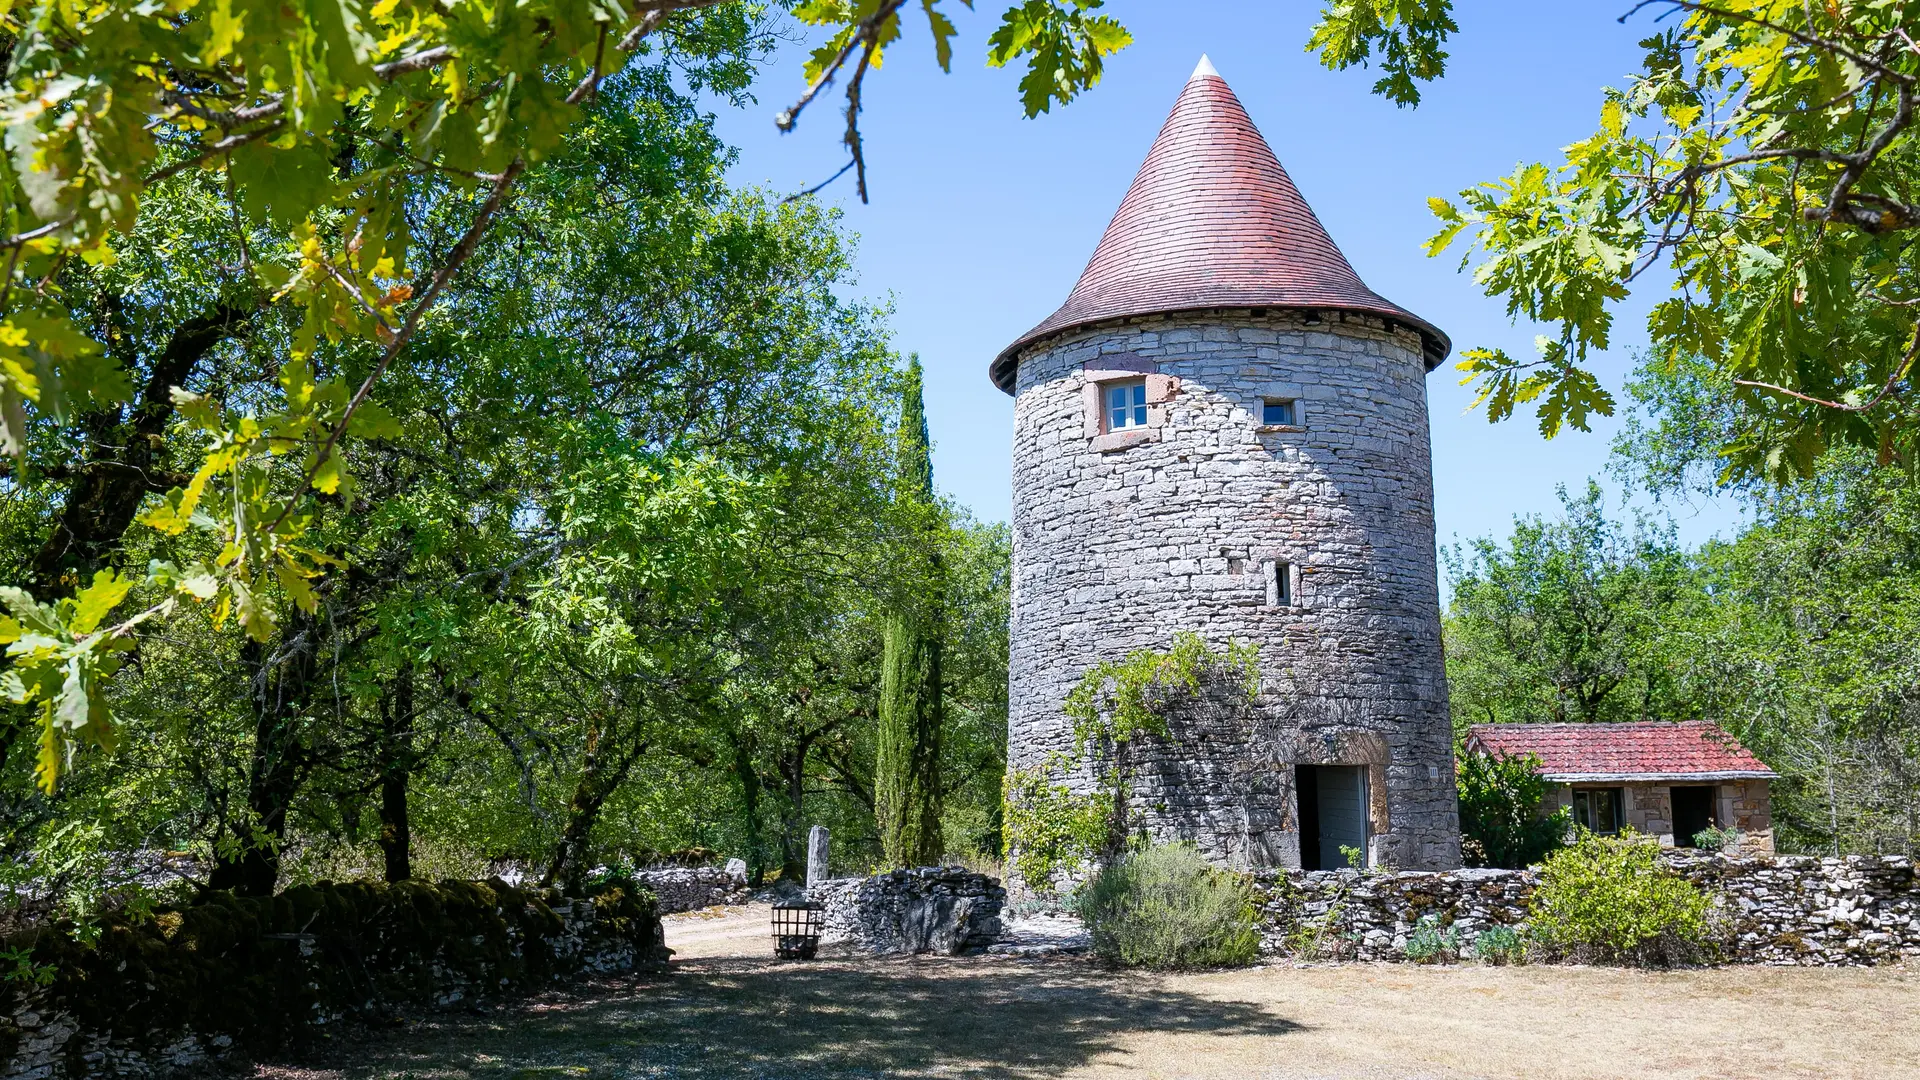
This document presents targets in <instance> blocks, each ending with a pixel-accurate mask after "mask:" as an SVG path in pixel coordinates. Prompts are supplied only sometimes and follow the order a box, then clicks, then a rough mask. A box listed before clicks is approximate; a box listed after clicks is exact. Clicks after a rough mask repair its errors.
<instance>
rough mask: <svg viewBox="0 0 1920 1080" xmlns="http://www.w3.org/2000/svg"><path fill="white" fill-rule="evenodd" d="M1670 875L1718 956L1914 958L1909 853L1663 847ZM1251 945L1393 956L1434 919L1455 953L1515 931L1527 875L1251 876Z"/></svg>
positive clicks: (1527, 895)
mask: <svg viewBox="0 0 1920 1080" xmlns="http://www.w3.org/2000/svg"><path fill="white" fill-rule="evenodd" d="M1664 859H1665V861H1666V864H1667V865H1668V866H1669V867H1671V868H1672V869H1673V870H1674V872H1676V873H1678V874H1680V875H1681V876H1682V877H1684V878H1686V879H1687V880H1689V881H1691V882H1693V883H1694V884H1696V885H1698V886H1700V887H1701V888H1703V889H1705V890H1706V891H1707V892H1708V893H1709V894H1710V895H1715V896H1717V897H1719V899H1720V903H1719V912H1720V918H1719V924H1720V926H1721V928H1722V930H1723V932H1724V933H1723V936H1722V939H1721V943H1720V944H1721V958H1722V959H1723V960H1726V961H1730V962H1734V963H1757V964H1779V965H1805V966H1843V965H1864V964H1877V963H1887V962H1892V961H1898V960H1901V959H1903V958H1914V957H1920V884H1916V881H1915V877H1914V866H1913V862H1912V860H1910V859H1907V858H1904V857H1900V856H1851V857H1848V858H1844V859H1833V858H1826V859H1822V858H1812V857H1808V856H1790V855H1787V856H1779V857H1776V858H1754V857H1748V858H1739V857H1728V856H1722V855H1712V854H1689V853H1683V852H1675V853H1671V854H1668V855H1666V856H1664ZM1255 882H1256V885H1257V886H1258V889H1259V892H1260V895H1261V897H1262V902H1261V908H1260V924H1261V950H1262V951H1263V952H1265V953H1268V954H1279V953H1291V952H1296V951H1297V950H1298V948H1299V946H1300V944H1301V942H1302V941H1312V942H1314V943H1316V944H1319V945H1320V946H1321V949H1320V952H1321V955H1325V956H1330V957H1339V958H1343V959H1357V960H1405V959H1407V955H1406V947H1407V937H1408V935H1410V934H1411V933H1413V931H1414V929H1415V927H1416V926H1417V925H1418V924H1419V922H1420V920H1421V919H1422V918H1425V917H1427V916H1429V915H1431V916H1434V917H1436V919H1437V921H1438V923H1439V925H1440V926H1442V927H1451V928H1452V929H1453V930H1455V931H1456V932H1457V933H1458V935H1459V938H1458V940H1459V946H1460V949H1461V951H1462V955H1466V954H1468V953H1470V952H1471V950H1472V948H1473V944H1474V941H1475V939H1476V938H1478V937H1479V935H1480V934H1481V933H1483V932H1485V931H1486V930H1487V929H1489V928H1491V927H1494V926H1509V927H1513V928H1515V929H1524V928H1525V926H1526V925H1527V920H1528V917H1529V905H1530V903H1531V901H1532V897H1533V891H1534V888H1535V887H1536V886H1537V885H1538V883H1539V878H1538V875H1537V874H1535V873H1534V872H1533V871H1531V870H1449V871H1444V872H1439V873H1433V872H1421V871H1401V872H1391V871H1380V872H1363V871H1358V870H1326V871H1314V872H1310V873H1308V872H1301V871H1298V870H1294V871H1273V870H1269V871H1263V872H1259V873H1257V874H1256V875H1255Z"/></svg>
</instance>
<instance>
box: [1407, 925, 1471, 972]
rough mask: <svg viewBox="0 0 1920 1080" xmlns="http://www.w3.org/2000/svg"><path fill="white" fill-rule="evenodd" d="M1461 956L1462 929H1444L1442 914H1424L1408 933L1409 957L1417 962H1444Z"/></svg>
mask: <svg viewBox="0 0 1920 1080" xmlns="http://www.w3.org/2000/svg"><path fill="white" fill-rule="evenodd" d="M1459 958H1460V931H1458V930H1455V929H1454V928H1453V927H1451V926H1449V927H1446V928H1445V929H1442V928H1441V926H1440V916H1438V915H1423V916H1421V917H1420V922H1419V924H1418V925H1416V926H1415V927H1414V928H1413V933H1411V934H1408V935H1407V959H1409V960H1411V961H1413V962H1414V963H1416V964H1443V963H1447V962H1450V961H1453V960H1457V959H1459Z"/></svg>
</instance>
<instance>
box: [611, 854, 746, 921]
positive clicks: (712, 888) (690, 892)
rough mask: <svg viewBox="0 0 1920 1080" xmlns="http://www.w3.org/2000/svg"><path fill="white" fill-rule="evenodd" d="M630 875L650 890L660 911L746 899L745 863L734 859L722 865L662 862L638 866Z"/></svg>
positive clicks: (688, 909) (700, 906)
mask: <svg viewBox="0 0 1920 1080" xmlns="http://www.w3.org/2000/svg"><path fill="white" fill-rule="evenodd" d="M633 879H634V880H635V881H637V882H639V883H640V884H642V885H645V886H646V887H647V888H648V889H649V890H651V891H652V892H653V895H654V898H655V899H656V900H657V901H658V902H659V904H660V914H662V915H672V914H675V913H676V912H681V911H694V910H697V909H699V908H704V907H715V906H718V905H721V904H744V903H746V902H747V894H748V889H747V870H746V864H745V863H742V862H740V861H739V860H737V859H736V860H734V862H733V864H731V865H730V866H728V867H724V868H723V867H718V866H662V867H655V868H653V869H649V870H638V871H635V872H634V875H633Z"/></svg>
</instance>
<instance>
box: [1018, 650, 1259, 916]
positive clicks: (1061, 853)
mask: <svg viewBox="0 0 1920 1080" xmlns="http://www.w3.org/2000/svg"><path fill="white" fill-rule="evenodd" d="M1213 679H1220V680H1223V681H1227V682H1229V683H1230V684H1231V685H1233V688H1234V689H1235V690H1236V691H1237V692H1238V693H1239V694H1240V695H1242V696H1244V698H1245V700H1246V701H1247V702H1248V703H1249V704H1251V703H1252V701H1253V699H1254V698H1255V697H1256V696H1258V694H1259V693H1260V647H1259V646H1258V645H1254V644H1251V643H1247V642H1240V641H1230V642H1228V643H1227V647H1226V648H1225V649H1224V650H1215V649H1213V648H1211V647H1210V646H1208V645H1207V643H1206V642H1205V641H1203V640H1201V638H1200V635H1198V634H1195V633H1192V632H1190V631H1182V632H1181V633H1178V634H1175V635H1174V638H1173V647H1172V648H1170V649H1168V650H1166V651H1165V652H1158V651H1155V650H1152V649H1139V650H1136V651H1134V652H1131V653H1128V654H1127V656H1126V658H1125V659H1124V660H1118V661H1115V660H1108V661H1103V662H1102V663H1100V664H1097V665H1095V666H1094V667H1092V668H1089V669H1088V670H1087V672H1086V673H1085V674H1084V675H1082V676H1081V678H1080V682H1079V684H1078V685H1076V686H1075V687H1074V688H1073V690H1072V691H1071V692H1069V693H1068V694H1067V698H1066V702H1065V711H1066V714H1067V718H1068V719H1069V720H1071V721H1072V722H1073V748H1072V750H1071V751H1069V752H1063V753H1056V754H1052V755H1049V757H1048V758H1047V760H1046V762H1045V763H1044V764H1043V765H1041V766H1040V767H1038V768H1033V769H1015V770H1011V771H1009V772H1008V773H1007V778H1006V783H1005V787H1004V791H1003V798H1004V802H1005V823H1006V824H1005V828H1004V831H1003V834H1002V835H1003V837H1004V840H1003V853H1004V855H1005V858H1006V862H1007V870H1008V871H1009V872H1010V873H1012V874H1015V875H1017V876H1018V877H1019V878H1020V880H1021V881H1022V882H1023V883H1024V884H1025V885H1026V886H1027V888H1029V889H1031V890H1033V891H1034V892H1050V891H1052V890H1053V888H1054V887H1055V884H1056V878H1057V877H1058V875H1059V874H1060V873H1061V872H1062V871H1071V870H1073V869H1074V868H1075V867H1077V866H1080V865H1082V864H1084V863H1086V862H1088V861H1089V860H1093V859H1097V858H1102V857H1105V856H1108V855H1111V854H1114V853H1116V852H1118V851H1119V850H1120V849H1121V848H1122V847H1123V846H1124V845H1125V844H1126V842H1127V838H1128V836H1129V834H1130V833H1131V832H1132V831H1133V827H1132V821H1131V815H1130V813H1129V810H1128V798H1127V795H1128V791H1129V790H1130V788H1131V787H1132V779H1133V767H1134V762H1133V752H1132V751H1133V747H1134V745H1135V744H1136V743H1138V742H1139V740H1140V739H1142V738H1143V737H1158V738H1165V737H1166V736H1167V735H1168V728H1167V720H1166V715H1165V711H1166V708H1167V706H1168V705H1169V704H1171V703H1172V701H1173V699H1174V698H1175V697H1176V696H1184V697H1189V698H1191V697H1197V696H1199V695H1200V694H1201V693H1202V691H1203V690H1204V688H1205V686H1206V684H1207V682H1208V681H1209V680H1213ZM1089 767H1091V771H1092V773H1093V776H1094V779H1095V781H1096V788H1095V790H1094V791H1092V792H1090V793H1087V794H1076V793H1075V792H1074V791H1073V789H1072V787H1071V786H1069V785H1068V784H1067V783H1065V782H1064V778H1065V777H1067V776H1070V775H1071V774H1073V773H1075V772H1078V771H1080V770H1081V769H1084V768H1089Z"/></svg>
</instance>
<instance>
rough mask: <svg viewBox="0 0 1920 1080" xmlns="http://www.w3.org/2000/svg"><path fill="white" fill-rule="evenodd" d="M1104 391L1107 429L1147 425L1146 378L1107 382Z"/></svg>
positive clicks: (1120, 429)
mask: <svg viewBox="0 0 1920 1080" xmlns="http://www.w3.org/2000/svg"><path fill="white" fill-rule="evenodd" d="M1105 392H1106V399H1107V400H1106V406H1107V430H1108V431H1125V430H1126V429H1128V428H1143V427H1146V426H1147V380H1145V379H1134V380H1131V381H1128V382H1117V383H1108V384H1107V386H1106V391H1105Z"/></svg>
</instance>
